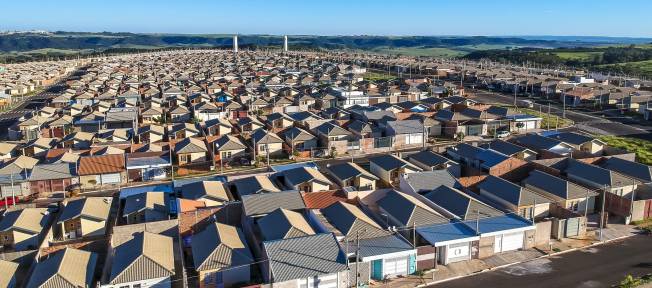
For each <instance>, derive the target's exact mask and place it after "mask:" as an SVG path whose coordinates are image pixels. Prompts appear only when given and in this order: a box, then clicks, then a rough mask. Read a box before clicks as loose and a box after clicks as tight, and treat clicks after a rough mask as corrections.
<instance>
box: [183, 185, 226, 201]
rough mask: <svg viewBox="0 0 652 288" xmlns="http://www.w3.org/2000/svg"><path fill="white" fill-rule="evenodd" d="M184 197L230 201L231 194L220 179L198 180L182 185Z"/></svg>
mask: <svg viewBox="0 0 652 288" xmlns="http://www.w3.org/2000/svg"><path fill="white" fill-rule="evenodd" d="M181 195H182V196H183V198H186V199H192V200H198V199H202V198H205V199H209V200H214V201H229V200H230V199H229V194H228V192H227V191H226V188H225V187H224V184H223V183H222V182H220V181H196V182H192V183H188V184H185V185H183V186H181Z"/></svg>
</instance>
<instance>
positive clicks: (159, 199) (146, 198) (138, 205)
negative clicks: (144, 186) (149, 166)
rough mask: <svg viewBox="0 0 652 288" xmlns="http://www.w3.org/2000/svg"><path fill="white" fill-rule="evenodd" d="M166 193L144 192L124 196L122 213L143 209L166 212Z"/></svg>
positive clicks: (127, 213) (125, 214)
mask: <svg viewBox="0 0 652 288" xmlns="http://www.w3.org/2000/svg"><path fill="white" fill-rule="evenodd" d="M167 199H168V195H167V193H164V192H144V193H138V194H135V195H131V196H128V197H127V198H125V206H124V209H123V211H122V215H124V216H127V215H129V214H132V213H135V212H139V211H143V210H146V209H149V210H155V211H159V212H161V213H164V214H167V213H168V208H167V202H168V201H167Z"/></svg>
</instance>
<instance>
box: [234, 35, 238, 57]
mask: <svg viewBox="0 0 652 288" xmlns="http://www.w3.org/2000/svg"><path fill="white" fill-rule="evenodd" d="M233 52H234V53H238V35H237V34H236V35H233Z"/></svg>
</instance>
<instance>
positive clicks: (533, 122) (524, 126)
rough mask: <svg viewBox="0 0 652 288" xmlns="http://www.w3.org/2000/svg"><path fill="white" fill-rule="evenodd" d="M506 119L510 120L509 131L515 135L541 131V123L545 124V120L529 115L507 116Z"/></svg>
mask: <svg viewBox="0 0 652 288" xmlns="http://www.w3.org/2000/svg"><path fill="white" fill-rule="evenodd" d="M504 119H506V120H509V131H511V132H515V133H527V132H530V131H532V130H535V129H541V122H543V118H541V117H537V116H533V115H529V114H516V115H506V116H505V117H504ZM498 129H500V128H498ZM498 129H496V130H498Z"/></svg>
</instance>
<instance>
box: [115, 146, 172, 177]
mask: <svg viewBox="0 0 652 288" xmlns="http://www.w3.org/2000/svg"><path fill="white" fill-rule="evenodd" d="M170 154H171V153H170V152H169V151H164V152H156V151H151V152H135V153H127V154H126V158H127V160H126V165H125V166H126V167H125V168H126V169H127V175H128V177H129V180H130V181H141V182H146V181H152V180H161V179H164V178H165V177H167V170H171V169H170V167H172V164H171V162H172V161H170V157H171V156H172V155H170Z"/></svg>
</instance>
